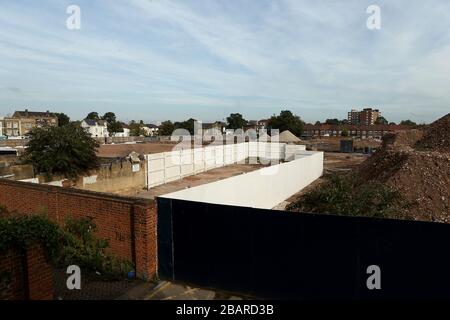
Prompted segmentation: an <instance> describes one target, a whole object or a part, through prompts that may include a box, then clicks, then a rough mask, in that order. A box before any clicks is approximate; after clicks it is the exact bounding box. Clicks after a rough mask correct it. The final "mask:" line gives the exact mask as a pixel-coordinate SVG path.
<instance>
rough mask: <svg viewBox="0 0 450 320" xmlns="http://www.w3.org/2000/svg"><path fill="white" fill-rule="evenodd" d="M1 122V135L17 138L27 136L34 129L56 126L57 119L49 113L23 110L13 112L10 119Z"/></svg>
mask: <svg viewBox="0 0 450 320" xmlns="http://www.w3.org/2000/svg"><path fill="white" fill-rule="evenodd" d="M2 122H3V135H6V136H8V137H19V136H24V135H26V134H28V133H29V132H30V131H31V130H32V129H34V128H42V127H46V126H55V127H56V126H58V117H57V116H56V114H54V113H52V112H50V111H46V112H34V111H28V109H25V111H16V112H14V114H13V115H12V117H6V118H4V119H3V121H2ZM0 135H1V134H0Z"/></svg>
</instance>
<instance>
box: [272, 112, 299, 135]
mask: <svg viewBox="0 0 450 320" xmlns="http://www.w3.org/2000/svg"><path fill="white" fill-rule="evenodd" d="M304 125H305V123H304V122H303V121H302V119H301V118H300V117H299V116H296V115H294V114H293V113H292V112H291V111H289V110H284V111H281V112H280V115H279V116H276V115H273V116H272V117H271V118H270V119H269V122H268V125H267V126H268V129H269V130H272V129H278V130H279V131H280V133H281V132H283V131H285V130H289V131H290V132H292V133H293V134H294V135H296V136H301V135H302V133H303V128H304Z"/></svg>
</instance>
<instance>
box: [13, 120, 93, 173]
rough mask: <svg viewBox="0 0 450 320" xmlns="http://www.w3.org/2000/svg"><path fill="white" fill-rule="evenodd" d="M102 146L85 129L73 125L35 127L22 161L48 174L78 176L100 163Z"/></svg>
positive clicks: (39, 171)
mask: <svg viewBox="0 0 450 320" xmlns="http://www.w3.org/2000/svg"><path fill="white" fill-rule="evenodd" d="M98 146H99V145H98V143H97V141H96V140H95V139H93V138H91V136H90V135H89V134H88V133H87V132H86V131H85V130H84V129H83V128H81V127H78V126H75V125H72V124H70V125H66V126H63V127H44V128H35V129H33V130H32V131H31V132H30V141H29V143H28V148H27V149H26V150H25V153H24V154H23V156H22V160H23V161H24V162H25V163H29V164H32V165H33V167H34V169H35V170H36V171H37V172H38V173H42V174H45V175H46V176H47V177H51V176H52V175H63V176H65V177H67V178H75V177H77V176H79V175H82V174H84V173H87V172H88V171H89V170H91V169H94V168H96V167H97V166H98V159H97V155H96V149H97V148H98Z"/></svg>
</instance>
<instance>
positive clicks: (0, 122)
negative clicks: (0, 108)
mask: <svg viewBox="0 0 450 320" xmlns="http://www.w3.org/2000/svg"><path fill="white" fill-rule="evenodd" d="M3 121H4V118H3V117H0V137H2V136H3V135H4V133H3Z"/></svg>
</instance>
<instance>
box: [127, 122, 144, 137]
mask: <svg viewBox="0 0 450 320" xmlns="http://www.w3.org/2000/svg"><path fill="white" fill-rule="evenodd" d="M128 126H129V128H130V136H132V137H140V136H144V135H145V130H144V129H143V127H144V124H143V121H140V122H136V121H134V120H132V121H131V122H130V124H129V125H128Z"/></svg>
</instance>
